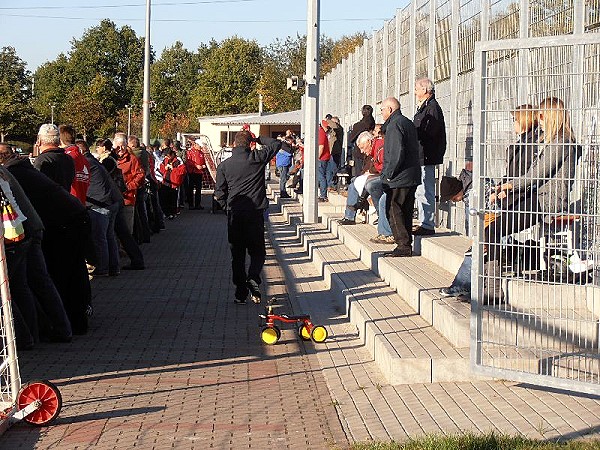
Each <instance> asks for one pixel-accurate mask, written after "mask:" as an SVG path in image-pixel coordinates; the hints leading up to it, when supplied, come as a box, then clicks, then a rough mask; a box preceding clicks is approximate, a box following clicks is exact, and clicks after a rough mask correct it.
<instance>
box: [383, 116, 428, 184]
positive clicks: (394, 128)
mask: <svg viewBox="0 0 600 450" xmlns="http://www.w3.org/2000/svg"><path fill="white" fill-rule="evenodd" d="M381 131H382V132H383V133H384V134H385V140H384V143H383V152H384V153H383V170H382V171H381V180H382V181H383V184H384V185H386V186H388V187H390V188H405V187H413V186H418V185H419V184H421V162H420V161H421V155H420V148H419V142H418V141H417V130H416V128H415V126H414V125H413V123H412V122H411V121H410V120H409V119H407V118H406V117H404V116H403V115H402V113H401V112H400V110H396V111H394V112H393V113H392V114H391V115H390V117H388V119H387V120H386V121H385V123H384V124H383V126H382V127H381Z"/></svg>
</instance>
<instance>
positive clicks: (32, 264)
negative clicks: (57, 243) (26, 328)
mask: <svg viewBox="0 0 600 450" xmlns="http://www.w3.org/2000/svg"><path fill="white" fill-rule="evenodd" d="M27 283H28V285H29V287H30V289H31V291H32V293H33V295H34V296H35V298H36V304H37V308H38V318H39V323H40V332H41V334H43V335H46V336H48V337H57V338H60V339H68V338H70V337H71V336H72V329H71V322H70V321H69V318H68V316H67V313H66V311H65V307H64V305H63V301H62V299H61V297H60V294H59V293H58V290H57V289H56V286H55V285H54V281H52V278H51V277H50V275H49V274H48V268H47V265H46V259H45V258H44V254H43V252H42V232H41V231H40V232H38V233H34V234H33V236H31V245H30V246H29V250H28V252H27ZM11 288H12V285H11Z"/></svg>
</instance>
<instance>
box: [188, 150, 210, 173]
mask: <svg viewBox="0 0 600 450" xmlns="http://www.w3.org/2000/svg"><path fill="white" fill-rule="evenodd" d="M185 165H186V168H187V171H188V173H197V174H201V173H202V172H203V171H204V168H205V167H206V159H205V158H204V153H202V150H200V149H199V148H190V149H189V150H188V151H187V161H186V162H185Z"/></svg>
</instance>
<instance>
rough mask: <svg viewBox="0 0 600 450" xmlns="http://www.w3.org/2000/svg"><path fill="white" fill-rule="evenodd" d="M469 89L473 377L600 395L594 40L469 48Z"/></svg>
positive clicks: (599, 174)
mask: <svg viewBox="0 0 600 450" xmlns="http://www.w3.org/2000/svg"><path fill="white" fill-rule="evenodd" d="M474 79H475V81H474V90H475V91H474V111H475V113H474V151H473V159H474V164H473V166H474V169H473V181H474V183H473V192H472V194H471V195H472V196H473V198H472V199H471V203H470V204H471V205H472V207H473V209H472V210H471V211H470V214H471V232H472V234H473V236H474V242H473V256H472V258H473V261H472V264H473V270H472V279H471V281H472V285H473V287H474V289H472V293H473V299H472V303H471V361H472V366H473V370H474V372H476V373H479V374H483V375H487V376H492V377H495V378H504V379H511V380H517V381H523V382H528V383H533V384H539V385H545V386H552V387H557V388H564V389H571V390H577V391H582V392H589V393H595V394H600V347H599V337H600V336H599V334H600V326H599V321H600V144H599V142H600V139H599V138H600V130H598V127H597V121H598V119H599V118H600V117H599V113H600V34H595V33H589V34H585V35H583V34H579V35H571V36H561V37H544V38H530V39H514V40H502V41H483V42H478V43H477V44H476V47H475V73H474ZM466 258H469V256H467V257H466Z"/></svg>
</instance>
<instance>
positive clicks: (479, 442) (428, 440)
mask: <svg viewBox="0 0 600 450" xmlns="http://www.w3.org/2000/svg"><path fill="white" fill-rule="evenodd" d="M351 448H352V450H598V449H600V440H593V441H586V440H578V441H569V442H566V443H553V442H546V441H537V440H531V439H526V438H524V437H519V436H517V437H512V436H506V435H498V434H495V433H489V434H485V435H479V434H477V435H476V434H473V433H465V434H458V435H453V436H439V435H427V436H424V437H422V438H418V439H410V440H408V441H406V442H403V443H397V442H387V443H386V442H370V443H358V444H354V445H353V446H352V447H351Z"/></svg>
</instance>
